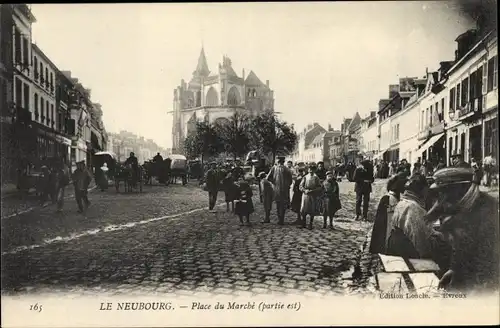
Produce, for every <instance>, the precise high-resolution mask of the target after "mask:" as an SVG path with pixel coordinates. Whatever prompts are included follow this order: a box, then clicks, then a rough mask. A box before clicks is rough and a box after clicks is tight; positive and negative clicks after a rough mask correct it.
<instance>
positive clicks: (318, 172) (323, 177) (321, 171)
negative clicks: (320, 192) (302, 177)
mask: <svg viewBox="0 0 500 328" xmlns="http://www.w3.org/2000/svg"><path fill="white" fill-rule="evenodd" d="M316 175H317V176H318V178H319V179H320V180H321V182H323V181H325V180H326V169H325V163H324V162H322V161H319V162H318V169H317V170H316Z"/></svg>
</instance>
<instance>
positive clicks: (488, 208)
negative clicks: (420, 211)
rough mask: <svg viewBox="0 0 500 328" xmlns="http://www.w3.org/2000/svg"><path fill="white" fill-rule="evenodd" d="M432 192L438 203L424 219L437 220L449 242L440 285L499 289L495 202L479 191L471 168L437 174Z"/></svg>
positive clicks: (487, 289)
mask: <svg viewBox="0 0 500 328" xmlns="http://www.w3.org/2000/svg"><path fill="white" fill-rule="evenodd" d="M433 179H434V183H433V184H432V185H431V189H435V190H436V191H437V192H438V194H439V196H438V197H439V200H438V202H437V203H436V204H435V206H433V208H431V209H430V210H429V212H428V213H427V215H426V220H428V221H429V222H434V221H435V220H436V219H439V221H440V231H441V232H442V233H443V234H444V235H445V236H447V237H448V238H447V239H448V240H450V241H451V244H452V248H453V252H452V255H451V263H450V264H449V270H448V271H447V272H446V273H445V274H444V275H443V276H442V278H441V281H440V286H441V287H445V288H447V289H448V290H450V289H455V290H460V291H470V290H475V291H492V290H496V288H498V286H499V271H500V270H499V267H500V264H499V259H500V254H499V241H500V235H499V221H498V200H496V199H495V198H493V197H492V196H490V195H488V194H486V193H483V192H481V191H480V190H479V181H475V180H474V172H473V170H472V169H470V168H461V167H449V168H444V169H442V170H439V171H437V172H436V173H435V174H434V176H433Z"/></svg>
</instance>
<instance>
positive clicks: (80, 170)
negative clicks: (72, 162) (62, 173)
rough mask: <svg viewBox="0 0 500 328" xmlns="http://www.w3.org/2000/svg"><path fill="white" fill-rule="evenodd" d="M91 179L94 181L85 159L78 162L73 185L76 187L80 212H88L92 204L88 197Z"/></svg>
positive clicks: (76, 197)
mask: <svg viewBox="0 0 500 328" xmlns="http://www.w3.org/2000/svg"><path fill="white" fill-rule="evenodd" d="M90 181H92V176H91V175H90V172H89V171H88V170H87V168H86V167H85V161H81V162H78V163H77V164H76V170H75V172H73V186H74V187H75V199H76V203H77V204H78V213H86V211H87V209H88V208H89V206H90V201H89V198H88V187H89V185H90ZM84 203H85V206H84Z"/></svg>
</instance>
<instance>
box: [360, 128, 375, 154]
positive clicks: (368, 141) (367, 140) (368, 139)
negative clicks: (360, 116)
mask: <svg viewBox="0 0 500 328" xmlns="http://www.w3.org/2000/svg"><path fill="white" fill-rule="evenodd" d="M362 135H363V136H362V140H363V143H362V144H363V147H362V148H363V149H362V151H364V152H365V153H366V154H367V155H368V157H370V158H371V157H373V155H376V154H377V151H378V137H377V135H378V127H377V124H376V123H375V124H372V125H371V126H369V127H368V126H367V127H366V128H365V129H364V131H362Z"/></svg>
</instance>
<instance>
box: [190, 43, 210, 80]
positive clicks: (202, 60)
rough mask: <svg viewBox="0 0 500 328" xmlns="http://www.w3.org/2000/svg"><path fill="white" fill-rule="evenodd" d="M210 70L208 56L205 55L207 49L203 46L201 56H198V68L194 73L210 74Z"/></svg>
mask: <svg viewBox="0 0 500 328" xmlns="http://www.w3.org/2000/svg"><path fill="white" fill-rule="evenodd" d="M209 73H210V70H209V69H208V64H207V57H206V56H205V49H203V47H201V51H200V56H199V57H198V65H197V66H196V70H195V71H194V72H193V74H197V75H200V76H208V74H209Z"/></svg>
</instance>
